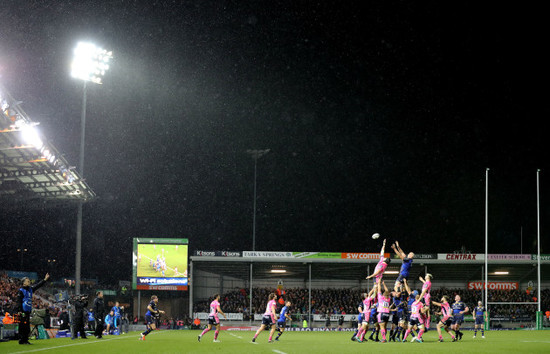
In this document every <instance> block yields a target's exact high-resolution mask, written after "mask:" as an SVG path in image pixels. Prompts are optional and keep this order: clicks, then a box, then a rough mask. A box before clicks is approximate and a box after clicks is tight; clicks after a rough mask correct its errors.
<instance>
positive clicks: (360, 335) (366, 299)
mask: <svg viewBox="0 0 550 354" xmlns="http://www.w3.org/2000/svg"><path fill="white" fill-rule="evenodd" d="M375 293H376V286H374V287H373V288H372V289H371V291H369V293H368V294H364V296H363V315H362V318H363V319H362V322H361V328H360V329H359V332H357V341H358V342H359V343H362V342H363V341H364V340H365V334H366V333H367V331H368V330H369V320H370V311H371V307H372V305H373V302H374V296H375Z"/></svg>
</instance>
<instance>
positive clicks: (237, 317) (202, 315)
mask: <svg viewBox="0 0 550 354" xmlns="http://www.w3.org/2000/svg"><path fill="white" fill-rule="evenodd" d="M208 315H209V313H208V312H195V318H197V317H198V318H199V320H207V319H208ZM225 315H226V316H227V320H228V321H242V320H243V314H242V313H232V312H230V313H226V314H225ZM218 317H219V318H220V320H223V319H224V317H223V316H222V315H219V316H218Z"/></svg>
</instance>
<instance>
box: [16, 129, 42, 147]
mask: <svg viewBox="0 0 550 354" xmlns="http://www.w3.org/2000/svg"><path fill="white" fill-rule="evenodd" d="M20 129H21V136H22V138H23V141H24V142H25V144H28V145H32V146H34V147H36V148H37V149H40V148H42V146H43V145H44V144H43V143H42V140H41V139H40V137H39V136H38V132H37V131H36V129H35V128H34V126H32V125H29V124H24V125H22V126H21V128H20Z"/></svg>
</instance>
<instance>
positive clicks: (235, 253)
mask: <svg viewBox="0 0 550 354" xmlns="http://www.w3.org/2000/svg"><path fill="white" fill-rule="evenodd" d="M194 255H195V256H199V257H240V256H241V252H239V251H199V250H195V252H194Z"/></svg>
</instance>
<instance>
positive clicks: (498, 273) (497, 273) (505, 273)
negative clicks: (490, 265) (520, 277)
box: [494, 272, 510, 275]
mask: <svg viewBox="0 0 550 354" xmlns="http://www.w3.org/2000/svg"><path fill="white" fill-rule="evenodd" d="M494 274H495V275H508V274H510V272H495V273H494Z"/></svg>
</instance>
